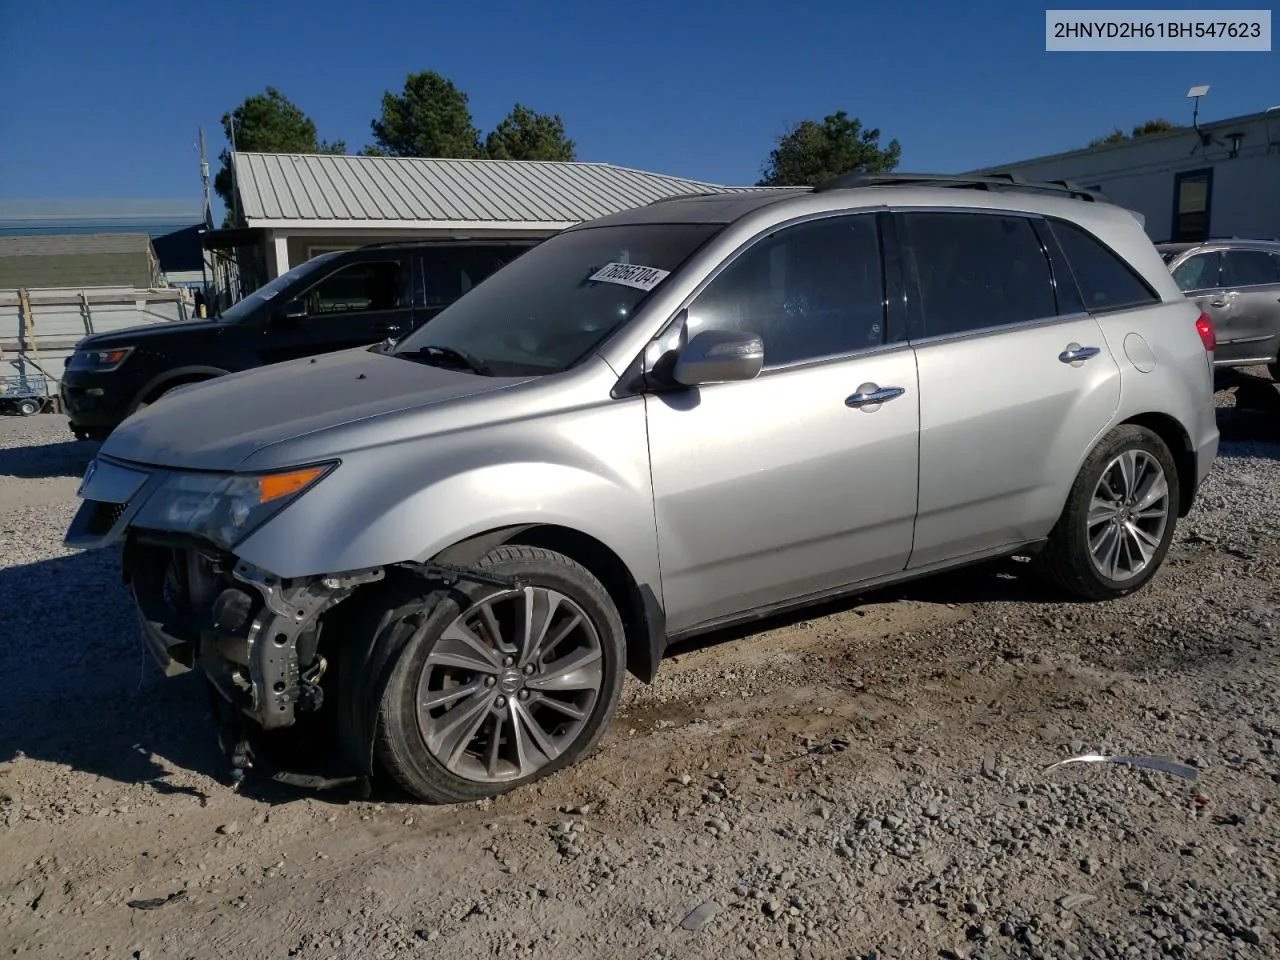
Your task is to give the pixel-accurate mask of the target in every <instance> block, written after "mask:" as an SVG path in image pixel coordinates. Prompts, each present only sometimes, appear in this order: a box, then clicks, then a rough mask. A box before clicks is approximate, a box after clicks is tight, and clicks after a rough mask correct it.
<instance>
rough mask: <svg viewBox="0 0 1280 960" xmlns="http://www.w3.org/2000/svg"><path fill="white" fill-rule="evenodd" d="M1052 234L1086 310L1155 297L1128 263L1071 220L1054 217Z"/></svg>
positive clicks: (1121, 305)
mask: <svg viewBox="0 0 1280 960" xmlns="http://www.w3.org/2000/svg"><path fill="white" fill-rule="evenodd" d="M1053 235H1054V236H1055V237H1056V238H1057V240H1058V245H1059V246H1061V247H1062V252H1063V253H1064V254H1065V255H1066V258H1067V262H1068V263H1069V264H1070V265H1071V271H1072V273H1074V274H1075V277H1076V283H1077V284H1079V286H1080V293H1081V295H1082V296H1083V297H1084V306H1085V309H1086V310H1090V311H1098V310H1118V309H1120V308H1122V307H1132V306H1137V305H1139V304H1144V303H1155V302H1156V301H1157V300H1158V299H1159V298H1158V297H1157V296H1156V295H1155V294H1154V293H1152V291H1151V290H1150V288H1148V287H1147V285H1146V284H1145V283H1144V282H1143V281H1142V279H1141V278H1140V277H1139V276H1138V275H1137V274H1136V273H1134V272H1133V270H1132V269H1130V267H1129V265H1128V264H1126V263H1125V262H1124V261H1123V260H1121V259H1120V258H1119V257H1118V256H1116V255H1115V253H1113V252H1112V251H1111V248H1110V247H1108V246H1106V245H1105V244H1104V243H1103V242H1102V241H1101V240H1099V239H1098V238H1097V237H1095V236H1094V235H1093V234H1091V233H1089V232H1088V231H1086V230H1083V229H1081V228H1080V227H1078V226H1076V225H1075V224H1073V223H1067V222H1065V221H1062V220H1055V221H1054V222H1053ZM1068 282H1069V281H1068Z"/></svg>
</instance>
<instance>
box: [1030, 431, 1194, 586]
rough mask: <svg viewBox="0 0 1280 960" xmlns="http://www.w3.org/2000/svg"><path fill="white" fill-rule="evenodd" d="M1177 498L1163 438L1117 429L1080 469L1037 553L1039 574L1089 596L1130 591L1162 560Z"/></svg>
mask: <svg viewBox="0 0 1280 960" xmlns="http://www.w3.org/2000/svg"><path fill="white" fill-rule="evenodd" d="M1179 502H1180V501H1179V487H1178V470H1177V466H1176V464H1175V463H1174V460H1173V454H1172V453H1170V452H1169V447H1168V446H1167V445H1166V444H1165V442H1164V441H1163V440H1162V439H1160V437H1159V436H1158V435H1156V434H1155V433H1153V432H1152V431H1151V430H1148V429H1147V428H1145V427H1140V426H1136V425H1134V424H1123V425H1121V426H1118V427H1116V428H1115V429H1114V430H1112V431H1110V432H1109V433H1108V434H1107V435H1106V436H1105V437H1103V438H1102V440H1101V441H1099V443H1098V445H1097V446H1096V447H1095V448H1094V449H1093V452H1092V453H1090V454H1089V456H1088V458H1087V459H1086V460H1085V462H1084V465H1083V466H1082V467H1081V468H1080V473H1079V474H1078V475H1077V477H1076V481H1075V483H1074V484H1073V485H1072V487H1071V493H1070V495H1069V496H1068V498H1067V505H1066V509H1064V510H1063V512H1062V516H1061V517H1060V518H1059V520H1058V523H1057V524H1056V525H1055V527H1054V529H1053V532H1052V533H1050V535H1049V542H1048V544H1046V546H1045V548H1044V550H1043V551H1042V552H1041V554H1040V557H1039V567H1040V571H1041V573H1042V574H1043V575H1044V576H1045V578H1046V579H1047V580H1049V581H1050V582H1051V583H1053V584H1054V585H1055V586H1058V587H1060V588H1062V589H1063V590H1066V591H1067V592H1069V593H1073V594H1075V595H1076V596H1080V597H1084V598H1086V599H1089V600H1112V599H1115V598H1117V597H1123V596H1125V595H1126V594H1129V593H1133V592H1134V591H1135V590H1138V589H1139V588H1141V587H1142V586H1143V585H1144V584H1146V582H1147V581H1148V580H1150V579H1151V578H1152V577H1153V576H1155V574H1156V571H1157V570H1159V569H1160V565H1161V564H1162V563H1163V562H1164V557H1165V554H1166V553H1168V552H1169V545H1170V543H1172V542H1173V532H1174V528H1175V526H1176V524H1177V518H1178V504H1179Z"/></svg>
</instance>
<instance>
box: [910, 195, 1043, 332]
mask: <svg viewBox="0 0 1280 960" xmlns="http://www.w3.org/2000/svg"><path fill="white" fill-rule="evenodd" d="M902 222H903V225H904V228H905V231H906V236H907V240H908V242H909V244H910V246H911V250H912V252H913V254H914V257H915V267H916V275H917V277H918V278H919V284H920V306H921V309H922V312H923V315H924V316H923V319H924V336H926V337H937V336H943V335H945V334H952V333H964V332H966V331H969V330H980V329H983V328H985V327H999V326H1007V325H1009V324H1012V323H1024V322H1026V321H1029V320H1040V319H1044V318H1048V317H1053V316H1055V315H1056V314H1057V303H1056V300H1055V298H1054V294H1053V282H1052V279H1051V277H1050V274H1049V261H1048V260H1047V259H1046V257H1045V255H1044V250H1043V249H1042V248H1041V246H1040V238H1039V237H1038V236H1036V232H1035V229H1034V228H1033V227H1032V226H1031V222H1030V221H1029V220H1028V219H1027V218H1026V217H1019V216H1005V215H1002V214H981V213H906V214H903V216H902Z"/></svg>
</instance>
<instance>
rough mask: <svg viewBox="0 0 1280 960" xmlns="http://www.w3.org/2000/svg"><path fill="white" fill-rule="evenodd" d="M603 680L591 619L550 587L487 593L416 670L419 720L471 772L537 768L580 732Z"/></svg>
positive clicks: (486, 774) (429, 738)
mask: <svg viewBox="0 0 1280 960" xmlns="http://www.w3.org/2000/svg"><path fill="white" fill-rule="evenodd" d="M603 683H604V653H603V648H602V646H601V642H600V637H599V635H598V634H597V632H596V629H595V627H594V625H593V624H592V623H591V619H590V618H589V617H588V616H587V614H586V613H585V612H584V611H583V609H582V607H580V606H579V605H578V604H577V603H575V602H574V601H573V600H572V599H571V598H569V597H567V596H565V595H564V594H562V593H559V592H557V591H555V590H550V589H547V588H543V587H524V588H523V589H520V590H512V591H504V592H501V593H497V594H493V595H491V596H488V597H485V598H484V599H482V600H480V601H478V602H476V603H475V604H473V605H472V606H471V607H469V608H468V609H466V610H464V611H463V612H462V613H461V614H459V615H458V616H457V617H456V618H454V620H453V622H452V623H450V624H449V626H448V627H446V628H445V630H444V631H443V632H442V633H441V635H440V637H439V639H438V640H437V641H436V642H435V644H434V645H433V647H432V649H431V653H430V654H429V655H428V656H427V659H426V663H425V664H424V666H423V668H422V672H421V674H420V675H419V678H418V684H417V714H418V729H419V732H420V733H421V735H422V738H423V741H424V742H425V743H426V746H427V749H428V750H429V751H430V752H431V754H432V756H434V757H435V758H436V760H438V761H439V762H440V763H441V764H443V765H444V766H445V768H446V769H448V770H449V771H450V772H452V773H454V774H455V775H457V776H459V777H464V778H466V779H468V780H473V781H479V782H486V783H493V782H500V781H506V780H514V779H520V778H523V777H527V776H529V775H531V774H534V773H536V772H537V771H539V770H541V769H542V768H543V767H545V766H547V765H548V764H549V763H552V762H553V761H554V760H555V759H556V758H557V757H559V756H561V755H562V754H563V753H564V752H565V751H566V750H568V749H569V748H570V747H571V746H572V745H573V743H574V741H575V740H577V738H578V736H579V735H580V734H581V733H582V731H583V728H584V727H585V726H586V724H587V721H588V719H589V718H590V717H591V714H592V710H593V708H594V707H595V704H596V701H597V699H598V698H599V696H600V691H601V688H602V686H603Z"/></svg>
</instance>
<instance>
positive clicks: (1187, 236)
mask: <svg viewBox="0 0 1280 960" xmlns="http://www.w3.org/2000/svg"><path fill="white" fill-rule="evenodd" d="M1212 193H1213V169H1212V168H1209V169H1206V170H1188V171H1187V172H1186V173H1180V174H1178V175H1177V176H1175V177H1174V178H1173V239H1174V240H1176V241H1179V242H1181V241H1196V240H1208V239H1209V201H1210V197H1211V195H1212Z"/></svg>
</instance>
